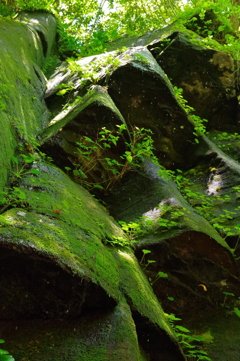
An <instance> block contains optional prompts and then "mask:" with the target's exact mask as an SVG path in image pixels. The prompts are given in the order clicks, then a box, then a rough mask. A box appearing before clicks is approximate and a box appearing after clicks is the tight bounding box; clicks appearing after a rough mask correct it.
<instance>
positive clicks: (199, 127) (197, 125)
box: [173, 86, 208, 144]
mask: <svg viewBox="0 0 240 361" xmlns="http://www.w3.org/2000/svg"><path fill="white" fill-rule="evenodd" d="M173 89H174V92H175V96H176V98H177V100H178V102H179V104H180V105H181V106H182V107H183V109H184V110H185V112H186V113H187V114H188V119H189V120H190V121H191V122H192V123H193V125H194V129H195V132H194V133H193V134H194V135H195V136H196V137H199V136H201V135H203V134H205V133H206V127H205V125H204V123H206V122H208V121H207V119H202V118H200V117H199V116H198V115H195V114H194V111H195V109H194V108H193V107H191V106H190V105H188V102H187V100H186V99H184V97H183V95H182V93H183V89H182V88H177V87H176V86H175V87H173ZM195 142H196V143H197V144H198V143H199V140H198V138H195Z"/></svg>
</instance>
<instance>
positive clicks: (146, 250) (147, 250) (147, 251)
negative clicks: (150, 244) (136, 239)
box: [142, 249, 151, 254]
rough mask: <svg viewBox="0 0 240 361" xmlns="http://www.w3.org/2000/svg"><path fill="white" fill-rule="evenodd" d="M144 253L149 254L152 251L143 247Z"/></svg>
mask: <svg viewBox="0 0 240 361" xmlns="http://www.w3.org/2000/svg"><path fill="white" fill-rule="evenodd" d="M142 253H143V254H148V253H151V251H149V249H142Z"/></svg>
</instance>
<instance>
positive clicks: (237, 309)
mask: <svg viewBox="0 0 240 361" xmlns="http://www.w3.org/2000/svg"><path fill="white" fill-rule="evenodd" d="M233 310H234V312H235V314H236V315H237V316H238V317H240V310H239V308H238V307H234V309H233Z"/></svg>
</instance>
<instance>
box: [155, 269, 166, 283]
mask: <svg viewBox="0 0 240 361" xmlns="http://www.w3.org/2000/svg"><path fill="white" fill-rule="evenodd" d="M159 278H168V274H167V273H165V272H162V271H160V272H158V273H157V276H156V277H155V279H154V280H153V281H151V285H153V284H154V283H155V282H156V281H157V280H159Z"/></svg>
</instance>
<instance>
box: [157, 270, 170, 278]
mask: <svg viewBox="0 0 240 361" xmlns="http://www.w3.org/2000/svg"><path fill="white" fill-rule="evenodd" d="M158 277H161V278H167V277H168V274H167V273H165V272H161V271H160V272H158Z"/></svg>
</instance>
